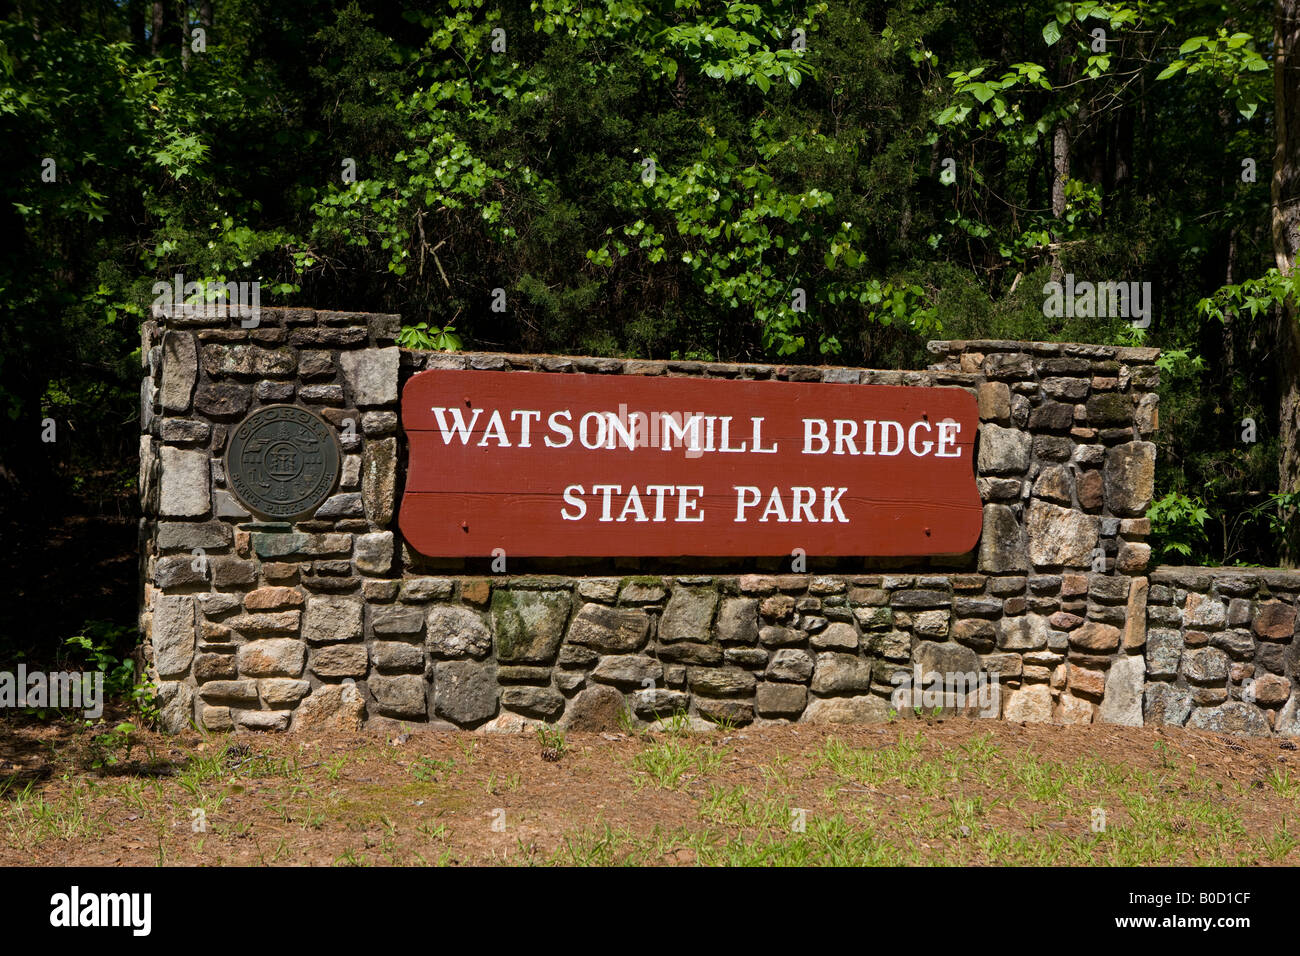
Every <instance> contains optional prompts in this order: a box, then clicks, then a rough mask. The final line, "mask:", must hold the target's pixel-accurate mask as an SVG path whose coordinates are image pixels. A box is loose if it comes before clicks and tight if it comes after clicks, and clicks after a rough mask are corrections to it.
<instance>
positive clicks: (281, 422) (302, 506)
mask: <svg viewBox="0 0 1300 956" xmlns="http://www.w3.org/2000/svg"><path fill="white" fill-rule="evenodd" d="M341 458H342V454H341V452H340V450H339V442H338V438H336V437H335V435H334V429H333V428H331V427H330V426H329V424H328V423H326V422H325V421H324V420H323V419H322V418H320V416H318V415H315V414H313V413H312V412H309V411H307V409H305V408H299V407H297V406H296V405H268V406H266V407H265V408H259V409H258V410H257V411H255V412H253V413H252V414H251V415H249V416H248V417H247V418H245V419H244V420H243V421H242V422H240V423H239V425H238V426H236V428H235V431H234V434H232V435H231V436H230V442H229V446H228V447H227V448H226V481H227V483H228V484H229V485H230V490H231V491H232V492H234V495H235V497H236V498H238V499H239V501H240V503H241V504H242V505H243V506H244V507H245V508H247V509H248V510H249V511H251V512H253V513H254V514H256V515H258V516H259V517H262V518H277V519H280V520H283V519H286V518H299V517H302V516H303V515H307V514H310V513H311V512H313V511H315V510H316V509H317V508H318V507H319V506H320V504H321V502H323V501H324V500H325V499H326V498H328V497H329V496H330V494H331V493H332V492H333V491H334V486H335V484H337V483H338V478H339V462H340V460H341Z"/></svg>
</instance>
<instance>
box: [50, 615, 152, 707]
mask: <svg viewBox="0 0 1300 956" xmlns="http://www.w3.org/2000/svg"><path fill="white" fill-rule="evenodd" d="M135 637H136V629H135V628H134V627H133V626H130V625H122V624H113V623H111V622H109V621H87V622H86V624H85V626H84V627H83V628H82V630H81V633H80V634H74V635H72V636H71V637H69V638H68V639H67V640H66V641H65V642H64V646H65V648H66V649H67V650H68V652H69V656H70V657H71V659H72V660H73V661H74V662H76V663H77V664H79V665H80V666H82V667H84V668H85V669H87V670H89V671H92V672H94V671H99V672H101V673H102V674H103V675H104V696H105V698H107V699H113V700H121V701H122V702H124V703H125V704H126V705H127V706H128V708H129V710H130V711H131V712H133V713H137V714H139V715H140V717H141V718H142V719H143V720H144V721H145V722H146V723H150V724H152V723H155V722H156V721H157V719H158V706H157V703H156V697H157V688H156V687H154V686H153V684H152V683H151V682H150V681H148V680H147V679H145V678H144V677H143V676H139V677H137V675H136V672H135V661H134V660H133V659H132V658H131V657H130V656H129V654H130V651H129V650H124V649H129V648H130V647H131V646H132V645H133V644H134V643H135Z"/></svg>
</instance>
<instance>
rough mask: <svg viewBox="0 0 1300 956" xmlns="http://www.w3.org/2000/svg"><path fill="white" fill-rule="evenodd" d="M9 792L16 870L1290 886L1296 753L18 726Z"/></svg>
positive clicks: (1045, 735)
mask: <svg viewBox="0 0 1300 956" xmlns="http://www.w3.org/2000/svg"><path fill="white" fill-rule="evenodd" d="M109 726H112V725H111V724H110V725H109ZM110 760H111V761H115V762H110ZM0 791H2V794H3V795H2V797H0V864H4V865H14V864H26V865H33V864H34V865H49V864H76V865H91V866H95V865H104V866H118V865H129V866H151V865H157V864H166V865H193V866H221V865H232V864H233V865H408V864H414V865H423V864H429V865H447V866H468V865H483V864H489V865H490V864H548V863H550V864H601V865H603V864H617V863H626V864H639V865H690V864H701V865H707V864H769V865H770V864H775V865H783V864H818V863H835V864H849V865H869V864H918V865H925V864H1013V865H1014V864H1060V865H1071V864H1088V863H1117V864H1123V865H1149V864H1175V865H1178V864H1196V863H1213V864H1227V865H1251V866H1254V865H1271V864H1292V865H1294V864H1296V863H1300V750H1297V748H1296V744H1295V743H1293V742H1291V741H1285V740H1273V739H1247V738H1229V737H1221V736H1216V735H1212V734H1206V733H1199V732H1186V731H1176V730H1170V729H1159V730H1157V729H1144V728H1138V729H1134V728H1120V727H1110V726H1093V727H1061V726H1043V725H1021V724H1009V723H1003V722H998V721H975V720H919V721H918V720H908V721H901V722H896V723H892V724H886V725H875V726H836V727H810V726H784V727H765V728H762V729H758V728H749V729H740V730H730V731H726V730H719V731H714V732H705V733H688V732H685V731H682V732H680V733H666V734H664V733H661V734H656V735H653V736H650V735H644V734H638V735H630V734H625V733H606V734H585V735H584V734H570V735H568V736H567V737H565V738H561V737H559V736H558V735H554V734H553V735H552V736H551V737H550V738H549V739H547V740H542V739H540V738H539V737H538V736H537V735H536V734H531V735H530V734H518V735H483V734H470V733H420V732H412V733H410V734H405V733H398V734H395V735H394V734H392V733H387V734H381V733H365V734H355V735H344V736H332V737H321V736H293V735H285V736H274V735H259V734H238V735H230V736H225V735H208V736H200V735H198V734H194V733H191V734H187V735H180V736H166V735H156V734H148V733H145V734H143V735H140V736H138V737H136V738H134V739H133V740H132V741H131V745H130V748H129V751H128V749H127V747H126V746H125V745H124V743H123V741H122V740H117V741H114V740H112V738H99V739H96V732H95V731H92V730H88V729H86V728H84V727H78V726H76V725H75V724H47V723H41V722H38V721H35V720H28V719H17V720H9V721H6V722H0Z"/></svg>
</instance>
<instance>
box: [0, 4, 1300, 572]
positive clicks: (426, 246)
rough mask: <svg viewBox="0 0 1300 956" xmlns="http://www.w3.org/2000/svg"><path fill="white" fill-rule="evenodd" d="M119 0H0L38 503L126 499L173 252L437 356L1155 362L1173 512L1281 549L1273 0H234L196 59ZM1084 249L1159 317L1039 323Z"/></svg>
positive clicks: (1243, 550) (18, 296)
mask: <svg viewBox="0 0 1300 956" xmlns="http://www.w3.org/2000/svg"><path fill="white" fill-rule="evenodd" d="M133 9H135V8H134V7H133V6H132V5H130V4H118V5H109V6H107V7H102V6H101V7H93V6H91V7H87V6H84V5H70V4H69V5H58V4H56V5H52V9H49V10H42V12H41V17H40V22H39V24H38V23H37V22H36V21H35V19H34V14H31V13H29V12H27V10H28V7H27V6H24V8H23V10H24V12H22V13H20V12H16V11H10V12H7V13H5V14H3V15H0V136H2V137H3V139H4V142H5V143H6V144H7V146H8V149H9V151H10V153H11V154H12V155H11V156H10V157H9V159H10V168H11V169H12V170H13V171H14V174H13V175H12V176H10V177H7V178H6V179H5V181H4V182H3V183H0V193H2V194H0V223H2V224H3V225H4V226H5V229H6V234H7V235H10V236H12V237H13V238H14V240H15V241H12V242H10V243H7V244H6V248H5V249H4V250H3V251H0V297H2V300H3V302H4V304H5V309H6V316H5V318H6V321H5V322H3V323H0V476H3V475H7V474H11V473H12V474H14V475H16V476H18V477H17V479H16V480H17V481H18V482H19V483H20V484H21V485H22V486H23V487H25V488H27V489H47V488H48V489H51V497H52V498H53V499H55V500H59V499H60V497H61V495H60V494H59V492H66V491H69V490H74V491H80V492H82V493H83V495H84V498H85V499H90V498H91V497H92V496H94V495H96V494H98V495H100V496H101V497H102V496H105V495H108V496H110V497H111V496H117V497H118V500H124V501H128V500H129V499H130V497H131V495H132V494H133V484H134V474H135V472H134V467H133V462H132V457H133V455H134V453H135V452H134V449H135V448H136V447H137V444H138V438H137V431H138V427H137V426H138V419H137V417H136V416H137V415H138V411H137V409H138V407H139V406H138V394H139V375H140V367H141V361H142V360H145V361H147V358H148V357H147V356H141V355H140V354H139V351H138V345H139V331H140V322H141V321H142V320H143V319H145V318H146V313H147V311H148V308H149V303H150V302H151V300H152V295H151V287H152V284H153V283H154V282H155V281H157V280H159V279H167V280H170V279H171V277H172V276H174V275H175V274H177V273H181V274H183V275H184V276H185V278H186V279H187V280H212V281H217V280H220V281H254V280H256V281H260V282H261V283H262V286H261V290H262V304H263V305H264V306H269V305H275V304H292V305H302V306H316V307H321V308H349V309H365V310H372V311H378V312H400V313H402V314H404V315H405V316H406V317H407V320H408V323H409V324H408V325H406V326H405V327H404V328H403V330H402V332H401V338H400V342H401V344H403V345H406V346H408V347H416V348H428V349H439V350H456V349H462V348H492V349H506V350H511V351H530V350H531V351H546V352H569V353H596V354H614V355H625V356H647V357H656V358H696V359H717V360H734V361H743V360H750V361H763V362H767V361H773V360H780V361H783V362H791V363H794V362H807V363H818V362H824V361H827V360H828V359H831V358H833V359H834V361H836V362H837V363H844V364H861V365H872V366H876V367H891V366H897V367H919V366H923V365H924V364H926V363H927V361H928V357H927V356H926V354H925V351H924V345H925V340H926V338H927V337H932V336H936V335H942V336H944V337H947V338H1017V339H1046V340H1073V341H1091V342H1109V343H1123V344H1139V343H1140V344H1143V345H1150V346H1156V347H1159V348H1161V349H1162V350H1163V353H1164V354H1163V356H1162V358H1161V360H1160V371H1161V375H1162V382H1161V395H1160V399H1161V401H1160V415H1161V429H1160V431H1159V432H1158V433H1157V434H1156V437H1155V439H1154V440H1155V441H1157V442H1158V444H1159V450H1158V458H1157V460H1158V473H1157V483H1158V487H1159V489H1160V492H1161V494H1162V495H1165V496H1166V498H1165V499H1162V500H1176V497H1175V498H1174V499H1169V498H1168V496H1170V495H1173V496H1181V497H1182V498H1184V499H1186V500H1189V501H1190V500H1193V498H1194V497H1195V498H1197V499H1199V501H1200V502H1201V505H1200V507H1202V508H1203V509H1204V510H1205V511H1206V512H1207V515H1208V516H1207V517H1206V518H1204V520H1203V521H1202V522H1201V523H1200V528H1201V529H1202V530H1203V531H1204V536H1203V537H1198V536H1187V534H1184V536H1183V537H1181V538H1178V534H1182V532H1171V533H1174V535H1175V538H1177V540H1178V541H1180V542H1181V543H1183V544H1186V545H1187V546H1188V547H1189V548H1191V555H1190V557H1194V558H1196V559H1197V560H1207V561H1209V560H1214V561H1219V562H1230V561H1235V560H1252V561H1261V562H1267V561H1271V560H1275V559H1276V552H1275V549H1274V548H1273V545H1272V544H1271V543H1270V542H1272V541H1273V540H1275V535H1273V533H1272V532H1271V531H1270V530H1269V525H1268V522H1269V521H1270V520H1272V519H1271V518H1270V517H1269V516H1270V515H1272V514H1276V513H1277V507H1276V505H1265V504H1262V503H1267V502H1269V501H1271V498H1270V496H1271V495H1274V494H1281V493H1286V492H1288V491H1290V490H1291V489H1281V488H1279V487H1278V484H1277V478H1276V470H1277V469H1276V462H1277V454H1278V451H1277V449H1278V437H1277V436H1278V433H1279V428H1278V427H1277V423H1278V414H1277V394H1276V389H1275V386H1274V384H1273V382H1272V380H1271V374H1270V373H1271V370H1272V368H1273V366H1274V365H1275V363H1276V361H1277V358H1276V356H1277V351H1276V331H1275V327H1274V325H1273V324H1271V323H1272V322H1273V320H1274V319H1275V318H1276V316H1277V314H1278V306H1279V305H1280V304H1281V303H1283V302H1286V301H1288V300H1291V301H1294V290H1293V289H1292V284H1291V283H1290V281H1289V280H1286V279H1284V278H1283V277H1281V276H1279V275H1278V274H1277V273H1276V271H1275V270H1272V266H1273V265H1274V262H1273V259H1272V254H1271V248H1270V245H1271V243H1270V230H1271V222H1270V216H1269V207H1270V199H1269V196H1268V187H1267V163H1268V157H1270V156H1271V155H1272V152H1273V148H1272V133H1273V126H1274V120H1273V115H1272V114H1273V109H1272V104H1271V102H1270V86H1269V70H1268V67H1269V66H1270V63H1269V57H1270V56H1271V53H1270V44H1271V36H1272V23H1271V13H1272V11H1271V9H1270V8H1269V7H1268V5H1262V4H1255V5H1246V6H1241V5H1238V6H1237V7H1234V8H1233V9H1227V8H1225V7H1223V6H1222V5H1216V4H1200V3H1165V2H1155V0H1131V2H1126V3H1096V2H1080V3H1059V2H1056V0H1031V2H1030V3H1028V4H1027V5H1026V4H1023V3H1019V4H1011V3H1008V2H1006V0H974V3H973V5H972V4H970V3H956V2H954V0H890V2H883V0H777V2H773V3H767V4H758V3H745V2H727V3H721V4H704V3H700V2H697V0H596V2H582V3H580V2H577V0H533V2H531V3H530V4H490V3H487V2H485V0H456V2H454V3H448V4H442V5H415V4H409V3H403V2H399V3H396V4H393V3H389V2H383V3H381V2H379V0H348V2H346V3H343V4H340V5H337V6H331V5H322V4H317V5H311V4H306V5H304V4H291V5H290V7H288V8H284V7H283V5H282V4H280V3H273V2H271V0H229V2H228V3H226V2H222V3H218V4H217V7H216V11H215V21H214V24H213V25H212V29H210V30H209V31H208V49H207V52H206V53H203V54H193V55H191V56H189V57H188V58H186V59H182V57H181V56H180V51H179V49H178V46H179V45H178V44H162V45H161V46H160V47H159V50H158V52H157V54H156V55H155V54H154V52H153V51H152V50H151V49H150V38H149V37H148V36H147V35H146V34H143V33H139V32H138V31H135V32H133V30H134V27H133V24H132V21H131V19H130V11H131V10H133ZM168 10H169V11H171V8H170V7H169V8H168ZM168 15H169V16H174V11H172V12H169V13H168ZM1009 25H1010V26H1009ZM1098 29H1100V30H1102V31H1104V37H1102V38H1101V39H1100V40H1099V39H1098V36H1097V35H1096V33H1095V31H1097V30H1098ZM494 31H504V32H503V33H497V32H494ZM501 39H503V40H504V43H505V48H504V50H501V49H499V42H498V41H499V40H501ZM494 43H496V44H497V46H498V49H494ZM1225 104H1227V108H1225ZM1058 132H1059V133H1061V134H1063V136H1062V137H1061V139H1062V141H1063V142H1065V143H1068V144H1069V160H1070V161H1069V170H1068V176H1067V177H1066V178H1064V179H1063V180H1062V179H1060V178H1059V177H1058V175H1057V170H1056V169H1055V165H1054V164H1055V163H1056V160H1055V159H1054V155H1053V147H1054V144H1055V142H1056V140H1057V134H1058ZM1243 157H1249V158H1254V159H1256V160H1257V161H1258V164H1259V171H1260V178H1259V181H1257V182H1254V183H1252V182H1249V181H1243V179H1242V177H1241V175H1240V170H1241V168H1242V166H1241V164H1242V159H1243ZM47 158H50V159H53V160H54V161H55V163H56V167H57V170H58V175H57V178H56V179H55V181H53V182H44V181H42V177H41V175H40V172H41V170H42V164H43V161H44V160H45V159H47ZM647 159H650V160H653V161H654V167H653V175H651V174H650V173H649V169H648V167H647V166H646V165H645V164H644V162H643V161H644V160H647ZM353 168H354V169H355V176H353V175H352V174H351V170H352V169H353ZM1062 171H1063V170H1062ZM1054 186H1060V187H1061V189H1060V191H1059V192H1055V191H1054V188H1053V187H1054ZM1062 194H1063V195H1062ZM1062 202H1063V207H1062V205H1061V203H1062ZM1054 203H1055V204H1056V205H1054ZM1062 272H1073V273H1074V274H1076V275H1078V276H1079V277H1081V278H1086V279H1088V280H1089V281H1098V280H1109V279H1113V280H1117V281H1118V280H1132V281H1150V282H1151V283H1152V286H1153V288H1154V289H1155V290H1156V301H1157V308H1156V312H1155V315H1154V322H1153V324H1152V327H1151V328H1150V329H1149V330H1146V331H1145V332H1144V331H1142V330H1134V329H1132V328H1130V327H1129V326H1128V324H1127V323H1126V322H1124V321H1123V320H1122V319H1119V318H1113V317H1112V318H1108V319H1092V320H1088V319H1078V318H1048V317H1046V316H1044V315H1043V311H1042V305H1043V292H1042V290H1043V287H1044V285H1045V284H1046V283H1047V282H1048V281H1049V279H1051V278H1052V277H1057V276H1059V275H1060V274H1061V273H1062ZM1229 277H1231V282H1229V281H1228V280H1229ZM1221 286H1222V288H1220V287H1221ZM497 289H500V290H503V291H504V293H505V296H506V308H505V311H494V309H493V302H494V300H495V298H496V297H495V296H494V294H493V290H497ZM797 290H802V295H800V294H799V293H798V292H797ZM415 318H418V319H420V320H421V321H419V322H413V321H411V320H413V319H415ZM53 356H57V357H58V360H53V359H52V357H53ZM45 415H50V416H52V417H54V418H56V420H57V421H58V422H59V427H60V436H61V437H60V442H59V444H58V445H57V446H56V448H55V451H56V452H57V453H56V454H52V453H51V449H49V448H43V447H42V446H40V444H39V442H38V439H37V437H36V436H37V435H38V434H39V428H38V427H37V425H36V423H37V422H39V421H40V419H41V418H42V417H44V416H45ZM1247 415H1250V416H1252V417H1254V418H1256V419H1257V420H1258V421H1259V423H1260V433H1261V440H1260V441H1258V442H1257V443H1256V444H1254V445H1251V446H1249V447H1244V446H1243V445H1242V443H1241V442H1240V441H1238V440H1236V439H1235V437H1234V436H1235V435H1236V434H1237V433H1238V427H1237V426H1238V423H1239V422H1240V421H1241V419H1242V418H1243V417H1244V416H1247ZM63 436H69V437H71V436H75V437H76V440H75V441H69V442H67V443H66V444H65V443H64V441H63ZM127 507H129V505H128V506H127ZM1171 520H1172V519H1171ZM1163 553H1164V554H1165V555H1173V556H1175V557H1182V556H1185V555H1184V552H1181V551H1180V550H1179V549H1178V548H1175V547H1172V546H1171V547H1169V548H1166V549H1164V552H1163Z"/></svg>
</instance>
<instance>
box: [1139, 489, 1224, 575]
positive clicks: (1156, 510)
mask: <svg viewBox="0 0 1300 956" xmlns="http://www.w3.org/2000/svg"><path fill="white" fill-rule="evenodd" d="M1209 516H1210V513H1209V512H1208V511H1206V510H1205V504H1204V502H1202V501H1201V499H1199V498H1189V497H1187V496H1186V495H1181V494H1179V493H1178V492H1176V491H1171V492H1169V493H1168V494H1166V495H1164V496H1163V497H1161V498H1158V499H1156V500H1155V501H1153V502H1152V503H1151V507H1150V508H1149V509H1148V510H1147V518H1148V519H1149V520H1150V521H1151V536H1152V538H1151V539H1152V543H1153V544H1154V545H1155V551H1156V555H1157V557H1158V558H1159V559H1160V560H1166V559H1168V558H1171V557H1182V558H1191V557H1192V556H1193V554H1194V553H1197V552H1198V550H1199V549H1201V548H1203V547H1204V545H1205V544H1206V541H1207V538H1206V534H1205V519H1206V518H1208V517H1209Z"/></svg>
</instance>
